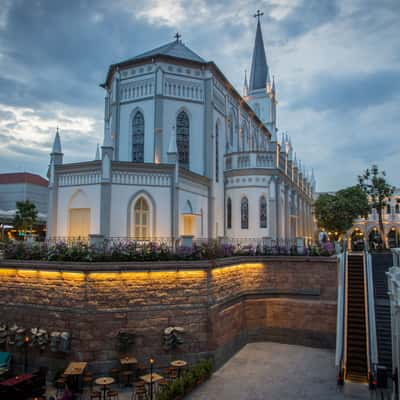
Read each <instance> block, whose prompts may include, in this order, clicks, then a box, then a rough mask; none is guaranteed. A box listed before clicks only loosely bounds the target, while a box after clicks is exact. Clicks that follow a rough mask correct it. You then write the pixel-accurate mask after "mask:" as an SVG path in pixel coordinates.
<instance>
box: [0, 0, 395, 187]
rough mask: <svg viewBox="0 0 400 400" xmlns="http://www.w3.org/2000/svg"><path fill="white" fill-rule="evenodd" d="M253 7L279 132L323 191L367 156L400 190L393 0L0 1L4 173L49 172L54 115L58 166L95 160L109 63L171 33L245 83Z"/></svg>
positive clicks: (352, 174) (352, 178)
mask: <svg viewBox="0 0 400 400" xmlns="http://www.w3.org/2000/svg"><path fill="white" fill-rule="evenodd" d="M257 9H261V10H262V11H263V12H264V16H263V18H262V30H263V35H264V43H265V46H266V53H267V59H268V64H269V67H270V71H271V73H272V74H273V75H275V79H276V86H277V95H278V101H279V104H278V128H279V130H280V131H284V132H288V134H289V135H290V136H291V138H292V143H293V145H294V147H295V151H296V152H297V155H298V158H300V159H301V160H302V162H303V163H304V164H305V165H306V167H308V168H309V169H311V168H314V170H315V175H316V178H317V190H318V191H330V190H337V189H339V188H342V187H345V186H349V185H352V184H355V183H356V177H357V175H358V174H359V173H361V172H362V171H363V170H364V169H365V168H367V167H368V166H370V165H371V164H372V163H377V164H378V165H379V167H381V168H383V169H385V170H386V171H387V174H388V177H389V180H390V182H391V183H392V184H394V185H398V186H400V173H399V171H400V159H399V154H400V22H399V21H400V1H399V0H374V1H371V0H303V1H302V0H269V1H248V0H229V1H225V2H224V1H206V0H193V1H186V0H175V1H170V0H133V1H130V0H113V1H102V0H96V1H78V0H69V1H65V0H60V1H59V0H47V1H39V0H30V1H28V0H26V1H22V0H0V172H11V171H13V172H14V171H23V170H25V171H29V172H34V173H38V174H40V175H42V176H45V174H46V171H47V165H48V162H49V153H50V150H51V145H52V142H53V138H54V134H55V130H56V127H57V125H58V126H59V127H60V134H61V141H62V146H63V151H64V162H67V163H68V162H75V161H86V160H93V158H94V154H95V150H96V143H97V142H99V143H101V142H102V139H103V107H104V106H103V103H104V90H103V89H101V88H100V87H99V84H100V83H102V82H103V81H104V79H105V76H106V73H107V68H108V66H109V65H110V64H112V63H115V62H118V61H122V60H124V59H127V58H131V57H133V56H134V55H136V54H139V53H141V52H144V51H146V50H150V49H152V48H154V47H158V46H160V45H162V44H165V43H167V42H170V41H172V40H173V39H174V38H173V35H174V34H175V32H176V31H179V32H180V33H181V34H182V41H183V42H184V43H185V44H186V45H187V46H188V47H189V48H191V49H192V50H193V51H195V52H196V53H197V54H199V55H200V56H201V57H203V58H204V59H206V60H210V61H211V60H212V61H214V62H215V63H216V64H217V65H218V66H219V68H220V69H221V70H222V71H223V72H224V74H225V76H226V77H227V78H228V79H229V80H230V81H231V82H232V83H233V85H234V86H235V87H236V88H237V90H238V91H239V92H240V93H241V92H242V86H243V78H244V70H245V69H247V70H249V69H250V63H251V55H252V50H253V43H254V36H255V28H256V19H255V18H253V17H252V15H253V14H254V12H255V11H256V10H257Z"/></svg>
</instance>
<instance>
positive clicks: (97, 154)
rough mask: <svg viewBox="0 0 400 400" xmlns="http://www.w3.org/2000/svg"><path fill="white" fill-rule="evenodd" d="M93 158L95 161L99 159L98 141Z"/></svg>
mask: <svg viewBox="0 0 400 400" xmlns="http://www.w3.org/2000/svg"><path fill="white" fill-rule="evenodd" d="M94 159H95V160H96V161H98V160H100V146H99V144H98V143H97V147H96V155H95V156H94Z"/></svg>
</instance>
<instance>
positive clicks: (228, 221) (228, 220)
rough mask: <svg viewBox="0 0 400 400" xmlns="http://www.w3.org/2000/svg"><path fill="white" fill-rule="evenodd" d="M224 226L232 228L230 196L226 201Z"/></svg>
mask: <svg viewBox="0 0 400 400" xmlns="http://www.w3.org/2000/svg"><path fill="white" fill-rule="evenodd" d="M226 227H227V228H228V229H231V228H232V200H231V198H230V197H228V200H227V201H226Z"/></svg>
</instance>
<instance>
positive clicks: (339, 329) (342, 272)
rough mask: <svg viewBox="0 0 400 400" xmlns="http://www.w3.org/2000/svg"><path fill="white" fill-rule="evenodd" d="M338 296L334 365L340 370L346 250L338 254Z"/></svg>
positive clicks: (343, 323) (343, 354)
mask: <svg viewBox="0 0 400 400" xmlns="http://www.w3.org/2000/svg"><path fill="white" fill-rule="evenodd" d="M338 259H339V270H338V298H337V317H336V358H335V365H336V368H337V369H339V371H341V370H342V368H343V365H345V364H344V362H343V361H344V358H345V353H344V350H345V324H346V319H345V298H346V292H345V286H346V269H347V268H346V260H347V253H346V250H345V251H343V253H341V254H339V255H338Z"/></svg>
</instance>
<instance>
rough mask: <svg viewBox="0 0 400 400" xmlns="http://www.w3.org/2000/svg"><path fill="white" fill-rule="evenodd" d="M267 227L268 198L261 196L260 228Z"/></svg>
mask: <svg viewBox="0 0 400 400" xmlns="http://www.w3.org/2000/svg"><path fill="white" fill-rule="evenodd" d="M266 227H267V199H266V198H265V196H261V198H260V228H266Z"/></svg>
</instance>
